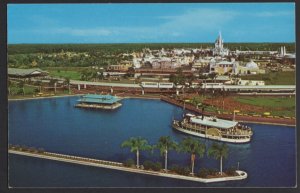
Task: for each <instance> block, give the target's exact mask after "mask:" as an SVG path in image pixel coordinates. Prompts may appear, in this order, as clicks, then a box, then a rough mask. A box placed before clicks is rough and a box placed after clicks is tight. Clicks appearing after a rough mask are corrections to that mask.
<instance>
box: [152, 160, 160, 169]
mask: <svg viewBox="0 0 300 193" xmlns="http://www.w3.org/2000/svg"><path fill="white" fill-rule="evenodd" d="M161 169H162V165H161V163H160V162H156V163H153V165H152V170H154V171H159V170H161Z"/></svg>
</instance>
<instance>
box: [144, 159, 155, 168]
mask: <svg viewBox="0 0 300 193" xmlns="http://www.w3.org/2000/svg"><path fill="white" fill-rule="evenodd" d="M152 165H153V162H152V161H148V160H146V161H144V163H143V166H144V169H145V170H149V169H151V168H152Z"/></svg>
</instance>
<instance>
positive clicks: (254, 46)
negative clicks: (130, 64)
mask: <svg viewBox="0 0 300 193" xmlns="http://www.w3.org/2000/svg"><path fill="white" fill-rule="evenodd" d="M280 46H285V47H286V49H287V51H289V52H295V43H225V44H224V47H227V48H229V49H230V50H236V49H239V50H279V48H280ZM201 47H202V48H212V47H214V43H135V44H9V45H8V54H9V55H10V54H30V53H48V54H51V53H59V52H61V51H62V50H63V51H68V52H88V53H93V52H103V53H107V54H120V53H126V52H128V53H130V52H133V51H141V50H142V49H144V48H149V49H162V48H165V49H173V48H201Z"/></svg>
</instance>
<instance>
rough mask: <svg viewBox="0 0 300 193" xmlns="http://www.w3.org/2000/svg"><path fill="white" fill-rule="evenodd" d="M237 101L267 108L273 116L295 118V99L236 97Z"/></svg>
mask: <svg viewBox="0 0 300 193" xmlns="http://www.w3.org/2000/svg"><path fill="white" fill-rule="evenodd" d="M235 100H236V101H238V102H240V103H244V104H248V105H254V106H260V107H265V108H267V109H268V110H266V111H268V112H270V113H271V115H277V116H289V117H294V116H295V113H296V101H295V97H235ZM278 108H281V109H280V110H278Z"/></svg>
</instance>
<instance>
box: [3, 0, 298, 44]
mask: <svg viewBox="0 0 300 193" xmlns="http://www.w3.org/2000/svg"><path fill="white" fill-rule="evenodd" d="M7 16H8V22H7V26H8V27H7V30H8V43H9V44H18V43H162V42H165V43H177V42H178V43H180V42H187V43H197V42H214V41H215V39H216V38H217V36H218V34H219V32H221V33H222V37H223V39H224V42H225V43H226V42H295V4H294V3H186V4H184V3H177V4H176V3H175V4H9V5H8V15H7Z"/></svg>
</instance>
